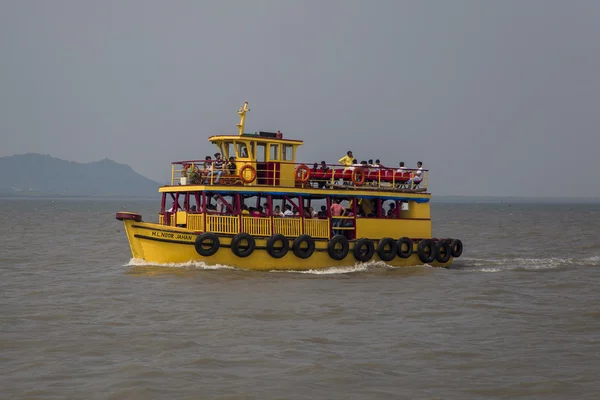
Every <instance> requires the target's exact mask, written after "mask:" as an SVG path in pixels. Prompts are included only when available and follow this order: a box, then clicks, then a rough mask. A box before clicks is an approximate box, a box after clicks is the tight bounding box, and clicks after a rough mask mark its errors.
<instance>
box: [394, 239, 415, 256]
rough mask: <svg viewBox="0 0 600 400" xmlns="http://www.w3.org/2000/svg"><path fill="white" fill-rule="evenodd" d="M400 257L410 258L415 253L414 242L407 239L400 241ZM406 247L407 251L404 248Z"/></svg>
mask: <svg viewBox="0 0 600 400" xmlns="http://www.w3.org/2000/svg"><path fill="white" fill-rule="evenodd" d="M397 244H398V257H400V258H408V257H410V256H411V255H412V253H413V242H412V240H410V239H409V238H407V237H402V238H400V239H398V243H397ZM405 247H406V250H404V248H405Z"/></svg>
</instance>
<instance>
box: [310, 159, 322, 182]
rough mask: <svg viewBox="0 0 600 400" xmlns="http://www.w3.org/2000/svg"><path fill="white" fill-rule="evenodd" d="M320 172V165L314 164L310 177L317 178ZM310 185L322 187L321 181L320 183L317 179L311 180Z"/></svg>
mask: <svg viewBox="0 0 600 400" xmlns="http://www.w3.org/2000/svg"><path fill="white" fill-rule="evenodd" d="M318 171H319V164H317V163H314V164H313V167H312V170H311V171H310V175H311V176H316V174H317V172H318ZM310 185H311V186H312V187H315V186H317V187H321V186H319V181H318V180H316V179H311V180H310Z"/></svg>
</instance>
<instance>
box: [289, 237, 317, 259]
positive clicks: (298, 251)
mask: <svg viewBox="0 0 600 400" xmlns="http://www.w3.org/2000/svg"><path fill="white" fill-rule="evenodd" d="M303 243H306V246H307V247H306V248H303V247H302V244H303ZM293 251H294V254H295V255H296V257H298V258H302V259H306V258H308V257H310V256H312V255H313V253H314V252H315V240H314V239H313V238H312V236H310V235H300V236H298V237H297V238H296V239H294V245H293Z"/></svg>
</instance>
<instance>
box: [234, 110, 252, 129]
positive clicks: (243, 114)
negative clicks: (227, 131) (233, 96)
mask: <svg viewBox="0 0 600 400" xmlns="http://www.w3.org/2000/svg"><path fill="white" fill-rule="evenodd" d="M248 111H250V109H249V108H248V102H245V103H244V105H243V106H242V107H240V109H239V110H238V114H239V115H240V123H239V124H236V125H235V126H237V127H238V131H239V134H240V136H242V135H243V134H244V125H245V124H246V112H248Z"/></svg>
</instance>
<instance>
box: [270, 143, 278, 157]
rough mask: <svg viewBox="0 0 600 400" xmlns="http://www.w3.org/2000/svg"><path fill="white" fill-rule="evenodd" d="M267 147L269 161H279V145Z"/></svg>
mask: <svg viewBox="0 0 600 400" xmlns="http://www.w3.org/2000/svg"><path fill="white" fill-rule="evenodd" d="M269 147H270V153H269V156H270V157H269V158H270V159H271V161H277V160H279V145H278V144H272V145H270V146H269Z"/></svg>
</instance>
